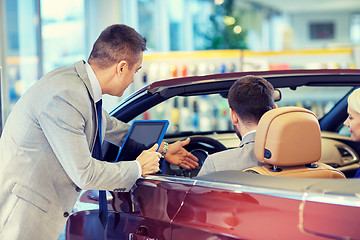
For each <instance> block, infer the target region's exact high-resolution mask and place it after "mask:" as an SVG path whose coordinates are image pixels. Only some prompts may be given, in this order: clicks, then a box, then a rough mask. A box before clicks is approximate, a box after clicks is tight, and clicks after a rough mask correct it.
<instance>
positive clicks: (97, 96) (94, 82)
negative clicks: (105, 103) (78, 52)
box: [85, 62, 102, 102]
mask: <svg viewBox="0 0 360 240" xmlns="http://www.w3.org/2000/svg"><path fill="white" fill-rule="evenodd" d="M85 68H86V72H87V75H88V77H89V80H90V85H91V89H92V91H93V93H94V101H95V102H98V101H100V100H101V98H102V91H101V86H100V83H99V80H98V79H97V77H96V75H95V73H94V71H93V70H92V68H91V66H90V65H89V63H87V62H85Z"/></svg>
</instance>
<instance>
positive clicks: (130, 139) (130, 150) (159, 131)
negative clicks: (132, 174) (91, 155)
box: [116, 120, 169, 162]
mask: <svg viewBox="0 0 360 240" xmlns="http://www.w3.org/2000/svg"><path fill="white" fill-rule="evenodd" d="M168 126H169V121H168V120H136V121H134V122H133V123H132V125H131V127H130V130H129V132H128V134H127V136H126V138H125V141H124V143H123V145H122V146H121V148H120V150H119V153H118V156H117V158H116V162H117V161H128V160H135V159H136V157H137V155H138V154H140V152H139V151H137V149H138V148H139V146H142V149H149V148H151V147H152V146H153V145H154V144H155V143H158V145H159V147H160V144H161V142H162V140H163V138H164V136H165V133H166V130H167V128H168ZM134 142H136V143H134ZM159 147H158V149H157V150H156V151H158V150H159ZM135 153H137V154H136V155H134V154H135Z"/></svg>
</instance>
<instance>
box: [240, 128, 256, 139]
mask: <svg viewBox="0 0 360 240" xmlns="http://www.w3.org/2000/svg"><path fill="white" fill-rule="evenodd" d="M253 132H256V130H252V131H249V132H247V133H245V135H244V136H243V137H242V139H244V138H245V136H246V135H249V134H250V133H253Z"/></svg>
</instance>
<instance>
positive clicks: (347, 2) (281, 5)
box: [250, 0, 360, 13]
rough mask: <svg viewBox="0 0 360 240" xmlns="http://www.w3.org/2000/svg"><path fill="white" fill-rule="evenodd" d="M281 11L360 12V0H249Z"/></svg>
mask: <svg viewBox="0 0 360 240" xmlns="http://www.w3.org/2000/svg"><path fill="white" fill-rule="evenodd" d="M250 2H256V3H260V4H261V5H265V6H268V7H270V8H273V9H274V10H280V11H281V12H288V13H295V12H314V11H316V12H324V11H326V12H334V11H335V12H336V11H353V12H360V0H250Z"/></svg>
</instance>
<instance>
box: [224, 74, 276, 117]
mask: <svg viewBox="0 0 360 240" xmlns="http://www.w3.org/2000/svg"><path fill="white" fill-rule="evenodd" d="M228 102H229V106H230V108H231V109H232V110H233V111H235V112H236V114H237V115H238V116H239V117H240V118H241V119H242V120H243V121H247V122H252V123H256V124H257V123H258V122H259V120H260V118H261V116H262V115H263V114H264V113H265V112H267V111H269V110H270V109H273V108H274V87H273V86H272V85H271V84H270V83H269V82H268V81H266V80H265V79H264V78H262V77H257V76H252V75H249V76H244V77H241V78H240V79H238V80H237V81H236V82H235V83H234V84H233V85H232V86H231V88H230V90H229V94H228Z"/></svg>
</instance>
